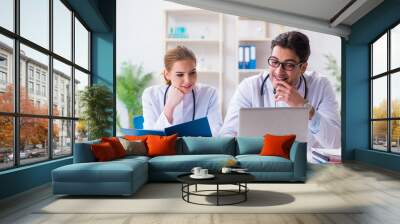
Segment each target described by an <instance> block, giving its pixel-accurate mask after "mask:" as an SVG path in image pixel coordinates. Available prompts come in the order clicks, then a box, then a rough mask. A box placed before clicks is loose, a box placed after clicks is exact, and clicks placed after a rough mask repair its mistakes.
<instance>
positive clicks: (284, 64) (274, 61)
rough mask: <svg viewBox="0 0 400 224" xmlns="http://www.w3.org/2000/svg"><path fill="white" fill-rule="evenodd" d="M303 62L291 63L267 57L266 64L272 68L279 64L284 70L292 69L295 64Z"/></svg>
mask: <svg viewBox="0 0 400 224" xmlns="http://www.w3.org/2000/svg"><path fill="white" fill-rule="evenodd" d="M301 64H303V62H300V63H297V64H295V63H291V62H280V61H279V60H278V59H275V58H272V57H269V58H268V65H269V66H271V67H273V68H278V67H279V66H280V65H282V69H283V70H285V71H293V70H294V69H295V68H296V67H297V66H299V65H301Z"/></svg>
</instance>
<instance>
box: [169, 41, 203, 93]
mask: <svg viewBox="0 0 400 224" xmlns="http://www.w3.org/2000/svg"><path fill="white" fill-rule="evenodd" d="M183 60H192V61H194V63H195V64H196V63H197V61H196V56H195V55H194V53H193V51H191V50H190V49H188V48H186V47H185V46H177V47H176V48H172V49H170V50H168V51H167V53H166V54H165V56H164V67H165V70H167V71H168V72H169V71H171V69H172V66H173V65H174V63H175V62H177V61H183ZM163 76H164V79H165V82H166V83H167V84H168V85H171V81H170V80H167V79H166V78H165V71H164V72H163Z"/></svg>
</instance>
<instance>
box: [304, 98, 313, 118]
mask: <svg viewBox="0 0 400 224" xmlns="http://www.w3.org/2000/svg"><path fill="white" fill-rule="evenodd" d="M303 107H305V108H307V109H308V113H309V115H310V120H311V118H312V117H313V116H314V112H315V110H314V107H313V106H312V105H311V104H310V102H308V100H306V102H305V103H304V104H303Z"/></svg>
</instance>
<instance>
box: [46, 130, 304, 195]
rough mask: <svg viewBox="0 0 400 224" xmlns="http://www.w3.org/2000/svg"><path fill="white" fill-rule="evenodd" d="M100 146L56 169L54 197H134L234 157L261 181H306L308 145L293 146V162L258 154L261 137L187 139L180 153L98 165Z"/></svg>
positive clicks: (84, 147) (82, 146)
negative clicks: (195, 169)
mask: <svg viewBox="0 0 400 224" xmlns="http://www.w3.org/2000/svg"><path fill="white" fill-rule="evenodd" d="M98 142H99V141H91V142H85V143H77V144H75V151H74V163H73V164H70V165H66V166H63V167H59V168H57V169H55V170H53V171H52V186H53V193H54V194H68V195H131V194H134V193H135V192H136V191H137V190H138V189H139V188H140V187H141V186H143V185H144V184H145V183H147V182H148V181H152V182H160V181H176V177H177V176H178V175H180V174H183V173H187V172H190V170H191V169H192V168H193V167H196V166H200V167H203V168H207V169H209V171H210V172H219V171H220V170H221V168H222V167H223V166H224V165H226V164H227V161H228V160H231V159H235V160H237V162H238V164H239V165H240V166H241V167H242V168H247V169H248V171H249V172H250V173H251V174H253V175H254V176H255V177H256V181H259V182H276V181H285V182H304V181H305V180H306V169H307V157H306V152H307V145H306V143H300V142H294V144H293V145H292V148H291V151H290V159H285V158H282V157H276V156H260V155H258V154H259V153H260V150H261V148H262V146H263V138H262V137H238V138H229V137H210V138H207V137H183V138H178V140H177V144H176V150H177V155H172V156H157V157H153V158H151V157H147V156H127V157H124V158H122V159H118V160H113V161H108V162H96V161H95V157H94V155H93V154H92V151H91V149H90V145H91V144H95V143H98Z"/></svg>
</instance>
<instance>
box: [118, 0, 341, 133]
mask: <svg viewBox="0 0 400 224" xmlns="http://www.w3.org/2000/svg"><path fill="white" fill-rule="evenodd" d="M172 7H174V8H179V7H180V6H177V5H176V4H174V3H170V2H164V1H162V0H146V1H131V0H118V1H117V73H119V68H120V65H121V63H122V62H124V61H130V62H132V63H133V64H142V65H143V67H144V71H145V72H154V73H155V79H154V81H153V83H152V84H155V83H161V82H162V81H163V79H162V77H161V75H160V72H161V71H162V67H163V55H164V44H163V40H164V14H163V10H164V9H166V8H168V9H171V8H172ZM303 32H304V33H305V34H307V35H308V37H309V38H310V43H311V52H312V53H311V56H310V60H309V68H310V69H311V70H316V71H319V72H321V73H323V74H327V72H326V71H325V64H326V60H325V57H324V56H323V55H324V54H328V53H331V54H333V55H334V56H335V58H336V59H337V61H338V63H340V61H341V43H340V38H339V37H334V36H330V35H326V34H319V33H316V32H311V31H303ZM223 49H224V50H223V52H224V53H223V54H224V57H223V60H224V88H223V90H224V102H223V114H225V112H226V109H227V107H228V105H229V101H230V99H231V97H232V95H233V93H234V91H235V89H236V86H237V74H236V73H237V68H236V67H237V62H236V60H237V59H236V51H237V34H236V17H235V16H232V15H224V48H223ZM339 65H340V64H339ZM338 100H340V96H338ZM117 112H118V114H119V116H120V119H121V124H123V127H128V124H129V121H128V119H127V112H126V109H125V108H124V105H123V104H122V103H121V102H119V101H118V102H117Z"/></svg>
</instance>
